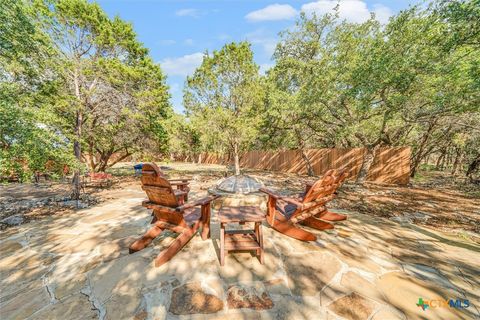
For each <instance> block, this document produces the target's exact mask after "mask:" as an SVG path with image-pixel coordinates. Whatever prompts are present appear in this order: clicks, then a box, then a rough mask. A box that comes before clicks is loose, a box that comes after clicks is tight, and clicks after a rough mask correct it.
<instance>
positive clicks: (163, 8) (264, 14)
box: [97, 0, 415, 112]
mask: <svg viewBox="0 0 480 320" xmlns="http://www.w3.org/2000/svg"><path fill="white" fill-rule="evenodd" d="M97 2H98V3H99V4H100V5H101V7H102V8H103V9H104V10H105V11H106V12H107V13H108V14H109V15H110V16H114V15H119V16H120V17H121V18H122V19H123V20H126V21H129V22H131V23H132V24H133V26H134V28H135V31H136V32H137V34H138V38H139V39H140V41H142V42H143V43H144V44H145V46H146V47H147V48H148V49H149V50H150V54H151V56H152V57H153V59H154V60H155V61H156V62H158V63H160V64H161V65H162V69H163V70H164V71H165V73H166V74H167V77H168V80H167V82H168V84H169V85H170V92H171V94H172V99H171V101H172V105H173V107H174V109H175V111H176V112H183V110H184V109H183V106H182V88H183V85H184V81H185V79H186V76H187V75H188V74H191V73H192V72H193V70H195V68H196V67H197V66H199V65H200V63H201V61H202V54H203V52H205V51H206V50H208V51H209V52H211V51H213V50H217V49H220V48H221V47H222V46H223V45H224V44H225V43H227V42H231V41H242V40H248V41H250V42H251V43H252V49H253V52H254V57H255V61H256V62H257V63H258V64H259V65H260V69H261V71H262V72H263V71H264V70H267V69H268V68H269V67H270V66H271V65H272V64H273V61H272V59H271V57H272V53H273V50H274V48H275V44H276V42H277V39H278V32H279V31H281V30H284V29H286V28H289V27H291V26H292V25H293V24H294V21H295V17H296V16H297V15H298V12H299V11H301V10H303V11H306V12H307V13H308V12H317V13H324V12H326V11H330V10H331V9H332V8H333V7H334V6H335V5H336V4H337V2H338V1H336V0H319V1H263V0H257V1H253V0H227V1H212V0H196V1H173V0H98V1H97ZM412 3H415V2H414V1H408V0H403V1H392V0H341V1H340V15H341V16H342V17H343V18H345V19H347V20H349V21H353V22H361V21H363V20H365V19H367V18H368V16H369V12H370V11H372V12H375V13H376V16H377V18H378V19H379V20H381V21H386V20H387V19H388V17H389V16H390V15H392V14H395V13H396V12H398V11H400V10H402V9H405V8H408V7H409V5H410V4H412Z"/></svg>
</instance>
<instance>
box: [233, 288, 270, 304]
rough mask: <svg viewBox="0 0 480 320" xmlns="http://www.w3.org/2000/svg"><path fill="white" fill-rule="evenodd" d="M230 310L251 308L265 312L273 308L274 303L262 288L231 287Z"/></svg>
mask: <svg viewBox="0 0 480 320" xmlns="http://www.w3.org/2000/svg"><path fill="white" fill-rule="evenodd" d="M227 304H228V308H229V309H240V308H249V309H254V310H265V309H271V308H272V307H273V301H272V299H271V298H270V296H269V295H268V292H267V291H266V290H265V288H262V286H258V285H257V286H239V285H233V286H230V287H229V288H228V290H227Z"/></svg>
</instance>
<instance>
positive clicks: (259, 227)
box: [258, 222, 264, 264]
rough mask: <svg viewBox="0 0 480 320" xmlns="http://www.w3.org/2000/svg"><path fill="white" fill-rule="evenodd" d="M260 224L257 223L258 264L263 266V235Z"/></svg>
mask: <svg viewBox="0 0 480 320" xmlns="http://www.w3.org/2000/svg"><path fill="white" fill-rule="evenodd" d="M262 232H263V231H262V223H261V222H258V243H259V244H260V249H259V250H260V257H259V258H260V263H261V264H263V262H264V261H263V254H264V252H263V233H262Z"/></svg>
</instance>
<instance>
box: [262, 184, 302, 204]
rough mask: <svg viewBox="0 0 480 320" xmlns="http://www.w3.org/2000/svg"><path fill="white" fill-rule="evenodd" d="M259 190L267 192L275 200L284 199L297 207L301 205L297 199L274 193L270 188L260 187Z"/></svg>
mask: <svg viewBox="0 0 480 320" xmlns="http://www.w3.org/2000/svg"><path fill="white" fill-rule="evenodd" d="M259 190H260V191H261V192H263V193H266V194H268V195H269V196H270V197H272V198H274V199H275V200H284V201H287V202H289V203H291V204H294V205H296V206H297V207H303V203H301V202H300V201H298V200H297V199H294V198H291V197H285V196H281V195H279V194H278V193H275V192H273V191H272V190H269V189H267V188H260V189H259Z"/></svg>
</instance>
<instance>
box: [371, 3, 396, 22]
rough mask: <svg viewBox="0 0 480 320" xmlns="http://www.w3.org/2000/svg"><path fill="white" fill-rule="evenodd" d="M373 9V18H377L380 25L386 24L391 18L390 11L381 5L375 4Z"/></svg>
mask: <svg viewBox="0 0 480 320" xmlns="http://www.w3.org/2000/svg"><path fill="white" fill-rule="evenodd" d="M373 7H374V8H375V9H374V10H373V12H375V18H377V20H378V21H380V23H387V22H388V18H390V17H391V16H393V12H392V10H391V9H390V8H389V7H387V6H384V5H383V4H376V5H374V6H373Z"/></svg>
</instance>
